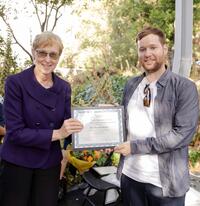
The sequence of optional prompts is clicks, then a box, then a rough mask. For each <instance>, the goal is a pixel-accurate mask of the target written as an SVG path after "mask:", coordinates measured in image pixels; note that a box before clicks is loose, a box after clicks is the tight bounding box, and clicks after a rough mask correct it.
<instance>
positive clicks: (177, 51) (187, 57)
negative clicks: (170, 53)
mask: <svg viewBox="0 0 200 206" xmlns="http://www.w3.org/2000/svg"><path fill="white" fill-rule="evenodd" d="M175 9H176V15H175V45H174V60H173V66H172V71H174V72H175V73H179V74H181V75H183V76H185V77H189V75H190V70H191V64H192V28H193V0H176V7H175Z"/></svg>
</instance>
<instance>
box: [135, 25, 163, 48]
mask: <svg viewBox="0 0 200 206" xmlns="http://www.w3.org/2000/svg"><path fill="white" fill-rule="evenodd" d="M149 34H154V35H157V36H158V37H159V39H160V43H161V44H162V45H164V44H165V43H166V37H165V34H164V32H163V31H162V30H161V29H158V28H155V27H145V28H144V29H143V30H142V31H141V32H139V33H138V34H137V37H136V43H137V42H138V41H140V40H141V39H142V38H144V37H145V36H147V35H149Z"/></svg>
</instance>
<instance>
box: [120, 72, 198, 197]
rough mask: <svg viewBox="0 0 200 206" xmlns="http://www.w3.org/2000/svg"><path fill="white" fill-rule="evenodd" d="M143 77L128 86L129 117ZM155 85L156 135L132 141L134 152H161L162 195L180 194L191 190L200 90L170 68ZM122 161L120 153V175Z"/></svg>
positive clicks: (173, 195) (125, 96) (126, 117)
mask: <svg viewBox="0 0 200 206" xmlns="http://www.w3.org/2000/svg"><path fill="white" fill-rule="evenodd" d="M143 78H144V75H141V76H138V77H134V78H132V79H130V80H129V81H128V82H127V84H126V86H125V89H124V95H123V101H122V104H123V106H124V111H125V119H126V120H127V119H128V113H127V106H128V103H129V100H130V98H131V96H132V94H133V92H134V91H135V89H136V88H137V86H138V85H139V83H140V82H141V81H142V79H143ZM156 86H157V96H156V98H155V105H154V121H155V130H156V138H155V137H146V139H144V140H134V141H131V153H132V154H133V155H134V154H158V161H159V172H160V179H161V183H162V189H163V195H164V196H168V197H179V196H182V195H184V194H185V193H186V192H187V191H188V189H189V170H188V145H189V144H190V142H191V140H192V138H193V135H194V134H195V131H196V128H197V124H198V117H199V103H198V92H197V88H196V85H195V84H194V83H193V82H192V81H190V80H189V79H187V78H184V77H182V76H179V75H177V74H175V73H173V72H171V71H170V70H169V69H167V70H166V71H165V73H164V74H163V75H162V76H161V77H160V79H159V80H158V81H157V83H156ZM126 123H127V122H126ZM126 129H127V127H126ZM144 129H145V125H144ZM126 132H127V131H126ZM123 162H124V157H123V156H121V158H120V163H119V167H118V177H120V175H121V171H122V168H123Z"/></svg>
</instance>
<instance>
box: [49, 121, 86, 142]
mask: <svg viewBox="0 0 200 206" xmlns="http://www.w3.org/2000/svg"><path fill="white" fill-rule="evenodd" d="M82 129H83V124H82V123H81V122H80V121H79V120H76V119H73V118H70V119H67V120H65V121H64V122H63V125H62V127H61V128H60V129H57V130H53V135H52V141H55V140H60V139H64V138H66V137H68V136H69V135H71V134H73V133H76V132H80V131H81V130H82Z"/></svg>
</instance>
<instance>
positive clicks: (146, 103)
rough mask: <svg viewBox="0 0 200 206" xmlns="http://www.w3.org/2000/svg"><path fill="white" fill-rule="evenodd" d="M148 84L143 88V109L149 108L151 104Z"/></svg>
mask: <svg viewBox="0 0 200 206" xmlns="http://www.w3.org/2000/svg"><path fill="white" fill-rule="evenodd" d="M149 85H150V84H146V86H145V88H144V99H143V105H144V106H145V107H150V104H151V90H150V88H149Z"/></svg>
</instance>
